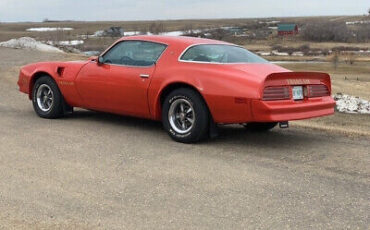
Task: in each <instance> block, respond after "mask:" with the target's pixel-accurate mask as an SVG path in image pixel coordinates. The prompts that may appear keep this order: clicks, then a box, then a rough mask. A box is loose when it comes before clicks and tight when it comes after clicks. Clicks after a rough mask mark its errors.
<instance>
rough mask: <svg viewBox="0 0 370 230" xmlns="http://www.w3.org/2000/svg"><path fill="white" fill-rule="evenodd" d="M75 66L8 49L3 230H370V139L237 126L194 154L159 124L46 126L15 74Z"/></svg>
mask: <svg viewBox="0 0 370 230" xmlns="http://www.w3.org/2000/svg"><path fill="white" fill-rule="evenodd" d="M69 58H71V57H70V56H63V55H60V54H45V53H44V54H43V53H38V52H33V51H22V50H11V49H3V48H0V60H1V63H0V229H3V228H4V229H368V227H369V224H370V217H369V213H370V200H369V197H370V167H369V163H370V138H369V137H368V136H352V137H347V136H344V135H341V134H335V133H332V132H327V131H320V130H317V129H314V130H313V129H312V130H311V129H307V128H305V129H304V128H299V127H295V126H294V125H293V127H291V128H290V129H287V130H280V129H274V130H273V131H272V132H270V133H265V134H261V133H259V134H258V133H257V134H256V133H247V132H246V131H245V130H243V129H242V128H240V127H238V126H229V127H223V128H221V130H220V137H219V138H217V139H213V140H209V141H207V142H204V143H201V144H196V145H184V144H179V143H175V142H173V141H171V140H170V139H169V137H168V136H167V134H166V133H165V132H164V131H163V130H162V128H161V124H160V123H157V122H152V121H146V120H140V119H134V118H128V117H119V116H114V115H109V114H100V113H94V112H90V111H84V110H78V111H77V112H76V113H75V114H74V115H72V116H69V117H66V118H63V119H58V120H44V119H41V118H38V117H37V116H36V115H35V113H34V112H33V109H32V106H31V103H30V101H29V100H28V99H27V96H26V95H24V94H21V93H19V92H18V91H17V86H16V76H15V75H14V74H15V72H16V71H17V68H18V67H16V66H21V65H23V64H25V63H27V62H31V61H32V60H34V61H39V60H48V59H49V60H55V59H69ZM73 58H75V57H73ZM73 58H72V59H73Z"/></svg>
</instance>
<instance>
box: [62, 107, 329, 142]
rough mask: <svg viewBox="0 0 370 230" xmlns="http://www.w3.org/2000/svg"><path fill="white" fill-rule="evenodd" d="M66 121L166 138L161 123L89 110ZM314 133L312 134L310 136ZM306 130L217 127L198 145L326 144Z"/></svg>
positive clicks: (69, 116)
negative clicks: (255, 130) (85, 122)
mask: <svg viewBox="0 0 370 230" xmlns="http://www.w3.org/2000/svg"><path fill="white" fill-rule="evenodd" d="M63 119H73V120H75V119H81V120H88V121H96V122H99V123H106V124H108V125H114V126H122V127H130V128H137V129H141V130H145V131H150V132H153V137H155V138H163V135H157V134H156V133H158V132H163V133H165V130H163V128H162V123H161V122H159V121H152V120H147V119H141V118H135V117H129V116H121V115H115V114H110V113H103V112H95V111H89V110H77V111H75V112H74V113H73V114H71V115H68V116H66V117H64V118H63ZM310 132H311V133H310ZM310 132H309V131H307V130H304V129H301V128H295V127H294V128H289V129H280V128H278V127H276V128H274V129H273V130H271V131H268V132H251V131H247V130H246V129H245V128H244V127H243V126H241V125H220V126H218V133H219V135H218V136H217V137H215V138H210V139H207V140H205V141H203V142H200V143H199V145H209V144H214V145H219V144H223V145H225V144H232V145H234V146H245V145H248V146H255V147H259V146H263V147H268V148H272V149H273V148H280V149H281V148H286V149H289V148H292V146H306V147H308V146H311V147H312V145H317V144H320V142H323V138H322V137H323V134H320V133H318V132H316V133H317V134H312V132H314V130H310Z"/></svg>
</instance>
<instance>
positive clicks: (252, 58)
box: [181, 45, 267, 63]
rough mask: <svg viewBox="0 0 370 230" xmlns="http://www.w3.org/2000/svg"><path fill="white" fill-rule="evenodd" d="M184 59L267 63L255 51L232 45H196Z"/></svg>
mask: <svg viewBox="0 0 370 230" xmlns="http://www.w3.org/2000/svg"><path fill="white" fill-rule="evenodd" d="M181 60H184V61H194V62H212V63H267V61H266V60H265V59H263V58H261V57H259V56H257V55H255V54H254V53H252V52H250V51H248V50H246V49H244V48H241V47H238V46H232V45H196V46H193V47H191V48H189V49H188V50H187V51H186V52H185V53H184V55H183V56H182V57H181Z"/></svg>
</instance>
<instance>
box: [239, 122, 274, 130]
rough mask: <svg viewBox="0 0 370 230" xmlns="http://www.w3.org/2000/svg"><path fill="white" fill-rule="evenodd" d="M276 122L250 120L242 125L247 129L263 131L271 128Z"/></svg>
mask: <svg viewBox="0 0 370 230" xmlns="http://www.w3.org/2000/svg"><path fill="white" fill-rule="evenodd" d="M276 125H277V122H252V123H247V124H245V125H243V126H244V127H245V128H246V129H247V130H250V131H254V132H264V131H268V130H270V129H273V128H274V127H275V126H276Z"/></svg>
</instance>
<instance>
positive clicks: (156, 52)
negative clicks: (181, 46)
mask: <svg viewBox="0 0 370 230" xmlns="http://www.w3.org/2000/svg"><path fill="white" fill-rule="evenodd" d="M165 49H166V45H163V44H159V43H154V42H146V41H123V42H120V43H118V44H117V45H115V46H114V47H113V48H112V49H110V50H109V51H108V52H107V53H106V54H105V55H104V56H103V58H104V63H107V64H116V65H129V66H151V65H153V64H154V63H155V62H156V61H157V60H158V58H159V57H160V56H161V54H162V53H163V51H164V50H165Z"/></svg>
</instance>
